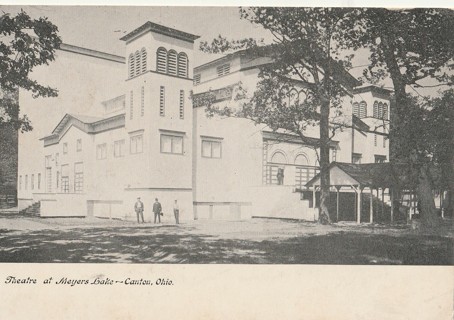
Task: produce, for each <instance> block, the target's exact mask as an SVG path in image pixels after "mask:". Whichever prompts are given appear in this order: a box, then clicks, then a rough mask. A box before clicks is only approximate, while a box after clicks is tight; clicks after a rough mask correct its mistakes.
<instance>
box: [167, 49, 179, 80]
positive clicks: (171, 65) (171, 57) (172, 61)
mask: <svg viewBox="0 0 454 320" xmlns="http://www.w3.org/2000/svg"><path fill="white" fill-rule="evenodd" d="M167 73H168V74H170V75H173V76H176V75H177V52H176V51H175V50H169V53H168V54H167Z"/></svg>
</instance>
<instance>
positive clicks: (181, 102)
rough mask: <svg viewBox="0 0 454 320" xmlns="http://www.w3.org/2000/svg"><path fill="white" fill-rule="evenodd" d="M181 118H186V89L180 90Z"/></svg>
mask: <svg viewBox="0 0 454 320" xmlns="http://www.w3.org/2000/svg"><path fill="white" fill-rule="evenodd" d="M180 119H184V90H180Z"/></svg>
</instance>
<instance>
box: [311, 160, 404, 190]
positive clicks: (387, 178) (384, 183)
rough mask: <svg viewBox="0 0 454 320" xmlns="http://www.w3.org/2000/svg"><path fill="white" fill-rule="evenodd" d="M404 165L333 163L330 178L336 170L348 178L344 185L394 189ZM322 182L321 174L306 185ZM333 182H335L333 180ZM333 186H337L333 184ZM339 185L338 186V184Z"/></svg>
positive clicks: (330, 168)
mask: <svg viewBox="0 0 454 320" xmlns="http://www.w3.org/2000/svg"><path fill="white" fill-rule="evenodd" d="M402 166H403V165H402V164H401V165H397V164H392V163H390V162H385V163H364V164H353V163H344V162H332V163H331V164H330V166H329V170H330V177H331V173H333V172H334V171H335V170H334V168H338V169H340V170H341V171H342V172H343V173H345V174H346V175H347V176H348V177H350V182H349V183H345V184H343V185H358V184H359V185H361V186H362V187H383V188H388V187H393V186H396V185H397V184H398V177H399V176H401V175H402V173H403V172H404V168H403V167H402ZM319 180H320V173H319V174H317V175H316V176H315V177H313V178H312V179H311V180H309V181H308V182H307V183H306V187H310V186H313V185H314V184H316V183H317V182H319ZM331 180H333V179H332V178H331ZM332 185H333V186H334V185H336V184H332ZM337 185H338V184H337Z"/></svg>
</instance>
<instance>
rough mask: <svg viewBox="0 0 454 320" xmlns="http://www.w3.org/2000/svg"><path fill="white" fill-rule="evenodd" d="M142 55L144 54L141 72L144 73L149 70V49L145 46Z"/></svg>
mask: <svg viewBox="0 0 454 320" xmlns="http://www.w3.org/2000/svg"><path fill="white" fill-rule="evenodd" d="M140 55H141V56H142V66H141V67H142V70H141V73H144V72H146V71H147V50H145V48H142V50H141V52H140Z"/></svg>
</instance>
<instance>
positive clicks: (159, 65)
mask: <svg viewBox="0 0 454 320" xmlns="http://www.w3.org/2000/svg"><path fill="white" fill-rule="evenodd" d="M156 71H158V72H161V73H166V72H167V50H166V49H165V48H163V47H161V48H159V49H158V51H157V52H156Z"/></svg>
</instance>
